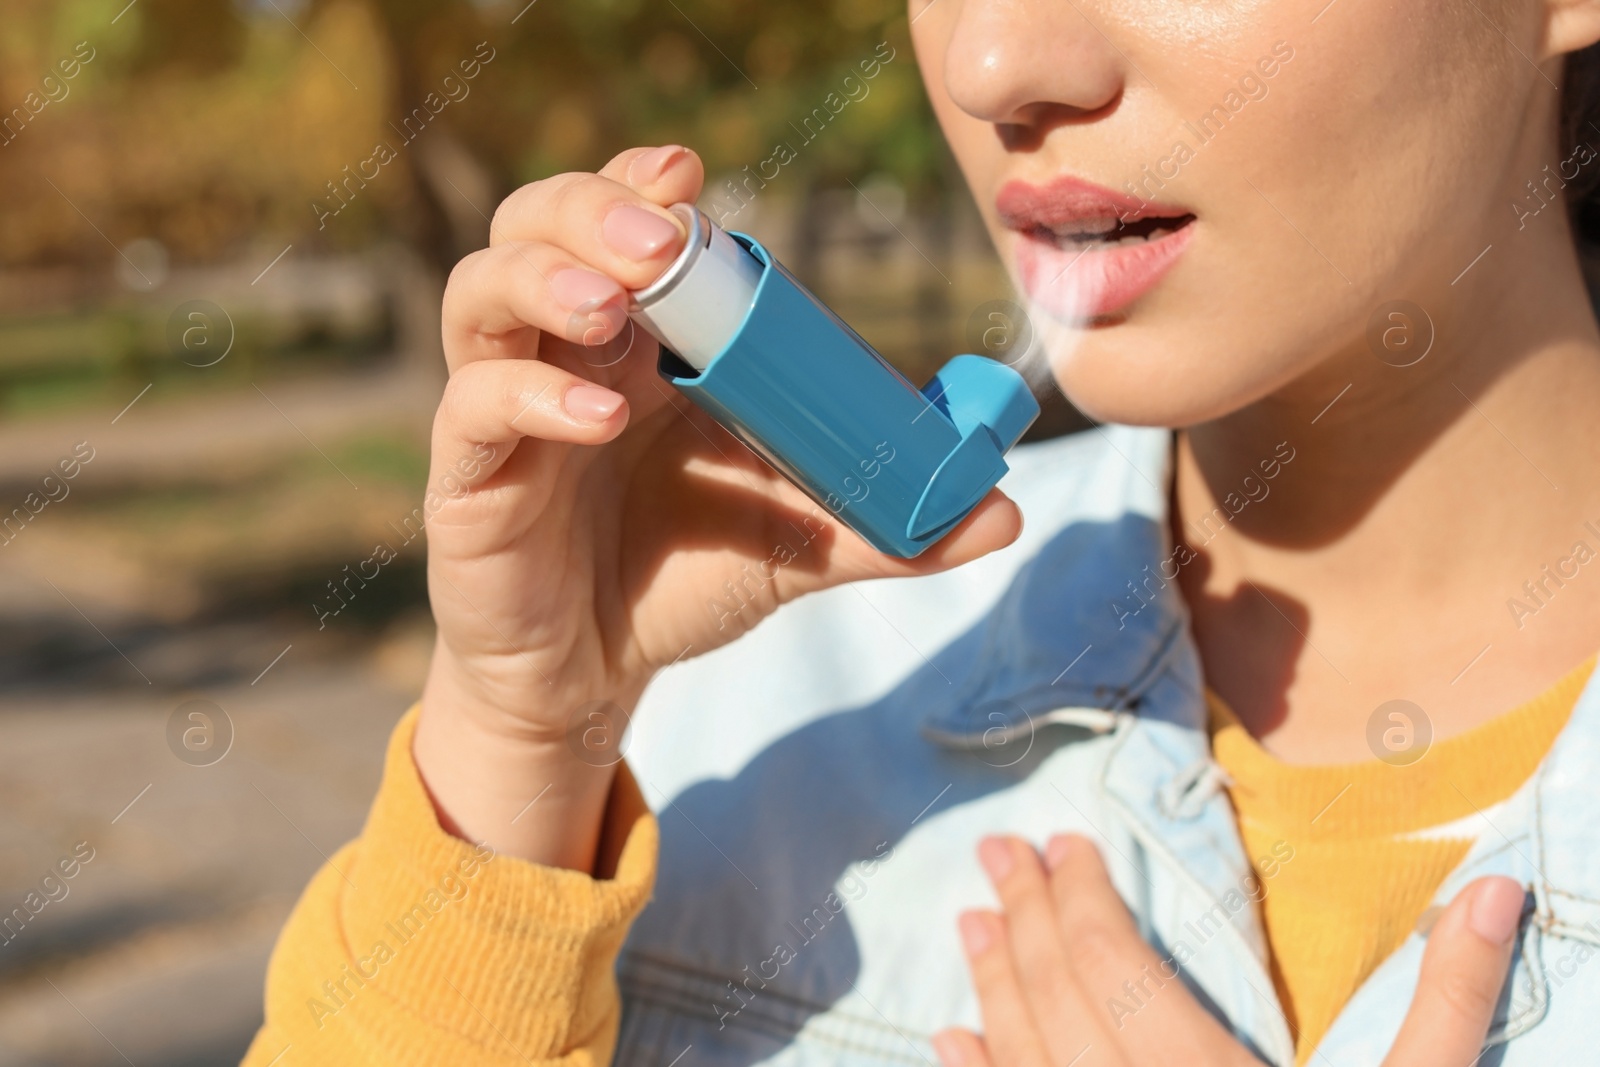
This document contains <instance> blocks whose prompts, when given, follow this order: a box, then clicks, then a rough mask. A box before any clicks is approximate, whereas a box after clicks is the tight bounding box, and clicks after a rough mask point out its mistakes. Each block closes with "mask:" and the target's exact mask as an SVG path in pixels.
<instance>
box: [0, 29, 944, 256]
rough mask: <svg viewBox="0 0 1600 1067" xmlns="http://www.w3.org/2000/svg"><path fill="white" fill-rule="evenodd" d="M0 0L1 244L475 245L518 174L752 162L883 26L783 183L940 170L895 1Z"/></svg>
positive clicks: (727, 166) (73, 251)
mask: <svg viewBox="0 0 1600 1067" xmlns="http://www.w3.org/2000/svg"><path fill="white" fill-rule="evenodd" d="M6 8H7V12H6V14H7V18H6V19H5V20H4V23H3V25H0V109H3V111H4V113H6V114H11V115H14V116H15V118H16V119H17V120H18V121H13V123H12V126H11V128H10V129H9V131H8V133H7V135H6V136H9V137H11V140H9V142H8V143H5V144H4V145H3V146H0V195H4V197H5V198H6V202H7V205H8V209H7V211H5V212H4V213H3V215H0V265H13V266H14V265H19V264H29V265H40V264H60V265H69V266H79V267H81V266H84V265H88V264H101V265H105V264H112V263H114V262H115V260H116V259H117V258H118V257H119V255H121V252H120V250H121V249H123V248H124V247H125V246H126V245H127V244H128V243H129V242H130V241H133V240H135V239H138V238H146V237H148V238H155V239H156V240H158V241H159V242H161V244H162V245H163V246H165V248H166V249H167V250H168V251H169V253H170V255H171V257H172V259H173V261H174V262H175V263H194V262H205V261H211V260H215V259H217V258H220V257H224V256H227V255H231V254H237V253H239V252H240V251H241V250H242V249H243V248H244V247H245V246H249V247H252V248H254V247H257V246H259V245H261V244H262V243H263V242H265V243H267V244H271V243H273V242H277V243H278V244H279V245H280V246H281V244H282V243H283V242H288V241H293V242H295V243H296V246H297V247H298V248H301V249H302V250H305V251H314V250H316V249H318V248H321V249H323V250H334V249H344V248H353V247H359V246H363V245H366V244H369V243H370V242H371V241H372V240H373V239H374V237H375V236H378V235H382V234H392V235H395V236H398V237H399V238H401V239H402V240H405V241H407V242H409V243H411V244H412V245H413V246H414V247H417V248H418V249H420V250H421V251H422V252H424V254H425V255H426V256H427V257H428V258H429V259H430V260H431V261H432V262H434V263H435V264H437V265H439V266H440V267H444V266H448V264H449V263H451V262H453V260H454V259H455V258H456V257H457V256H459V255H460V254H462V253H463V252H465V251H467V250H468V249H470V248H472V247H475V246H477V245H479V244H481V243H482V239H483V234H484V232H485V230H486V223H485V222H484V217H485V215H486V214H487V213H489V212H490V211H492V205H493V203H494V202H495V201H496V200H497V199H498V198H499V197H500V196H503V195H504V194H505V193H506V192H508V191H509V190H511V189H512V188H514V187H515V186H517V185H519V184H521V183H524V182H527V181H532V180H535V179H538V178H541V177H546V176H548V175H551V174H554V173H558V172H560V171H564V170H573V169H585V170H589V169H596V168H598V167H599V166H601V165H602V164H603V163H604V162H605V160H606V159H607V158H609V157H610V156H611V155H613V154H614V153H615V152H616V151H618V150H621V149H622V148H625V147H628V146H631V145H635V144H662V143H668V142H681V143H684V144H688V145H690V146H692V147H694V148H695V149H696V150H698V151H699V152H700V153H701V154H702V155H703V156H704V157H705V159H706V161H707V166H708V171H709V172H710V174H711V175H712V176H713V177H716V176H718V175H721V174H727V173H732V172H737V171H739V170H740V169H741V168H742V167H744V166H746V165H752V166H753V165H755V164H757V163H759V162H760V161H761V160H763V159H765V158H767V157H768V156H769V155H771V153H772V151H773V147H774V145H775V144H776V143H777V142H779V141H781V140H791V141H793V134H792V132H791V126H790V124H791V123H794V122H798V121H799V120H801V119H802V118H803V117H804V116H805V115H807V114H809V113H811V111H812V109H813V108H816V107H818V106H820V105H822V103H823V101H824V99H825V98H826V97H827V96H828V94H829V93H840V94H841V95H843V93H842V90H841V85H842V83H843V80H844V78H845V77H846V76H847V75H850V74H852V73H855V74H857V75H858V76H859V71H858V70H857V65H858V64H859V63H860V62H861V61H862V60H866V59H869V58H871V57H872V55H873V52H874V49H875V48H877V47H878V45H879V43H880V42H888V46H889V47H890V48H892V49H894V58H893V60H892V61H891V62H889V63H887V64H885V65H884V66H883V68H882V71H881V73H879V75H878V76H877V77H876V78H874V79H873V80H872V81H871V82H869V83H867V88H868V89H869V91H868V92H867V94H866V95H865V96H864V97H862V98H861V99H859V101H856V102H852V103H850V104H849V107H848V110H847V111H844V112H842V113H841V114H840V115H839V116H838V120H837V122H836V124H835V125H833V126H830V128H829V129H828V131H827V132H826V134H825V135H823V136H819V137H817V138H816V140H815V141H814V142H813V143H810V144H807V145H805V146H804V147H803V148H802V149H801V150H800V152H799V158H798V160H797V161H796V162H795V163H794V164H792V165H791V166H790V167H786V168H785V174H786V175H789V174H790V172H791V171H792V173H793V176H792V177H789V176H785V177H784V178H783V179H781V180H782V181H784V182H786V183H787V182H790V181H792V182H793V193H794V194H797V195H798V194H800V193H801V192H802V191H803V189H804V188H805V187H806V186H807V184H808V183H815V182H818V181H822V182H829V181H838V180H839V179H840V178H841V177H842V176H848V175H859V174H864V173H868V172H879V173H884V174H889V175H893V176H894V177H896V178H897V179H898V180H899V181H901V182H902V183H903V184H904V185H905V186H906V187H907V189H908V190H909V191H910V193H911V194H912V196H913V197H916V196H919V195H921V194H924V193H928V192H933V191H937V190H938V188H939V187H940V183H941V182H942V181H943V180H944V177H943V176H944V171H943V169H942V163H941V159H942V157H941V154H940V152H941V150H940V148H939V147H938V146H939V141H938V139H937V134H936V129H935V127H934V125H933V122H932V119H931V116H930V115H929V114H928V113H927V108H926V103H925V101H924V99H923V97H922V93H921V90H920V87H919V85H918V82H917V79H918V73H917V70H916V67H915V62H914V60H913V58H912V55H911V50H910V47H909V43H908V41H907V38H906V18H905V8H904V5H903V4H901V3H899V2H898V0H824V2H823V3H821V4H819V3H816V2H809V3H801V2H796V0H781V2H777V0H764V2H758V0H669V2H668V3H664V4H663V3H657V2H651V3H646V2H645V0H583V2H578V3H556V2H552V0H536V2H534V3H527V2H526V0H505V2H498V0H137V2H135V3H133V4H131V5H129V4H128V0H6ZM113 20H115V21H113ZM79 42H86V43H87V47H88V48H89V49H92V51H93V55H94V58H93V59H92V60H90V61H88V62H86V63H84V64H82V66H81V69H80V70H79V71H78V73H77V76H76V77H74V78H72V79H70V80H66V79H63V78H62V77H61V74H60V73H59V71H57V65H58V63H59V62H60V61H62V60H63V59H64V58H67V57H71V56H72V55H73V54H74V49H75V48H77V47H78V46H79ZM483 42H487V47H488V48H489V49H492V50H493V51H492V55H493V59H492V60H491V61H489V62H488V63H486V64H484V65H482V67H481V70H479V71H478V73H477V77H476V78H474V79H472V80H470V81H465V80H464V79H463V73H462V66H461V64H462V63H463V62H464V61H467V62H469V63H470V61H472V60H473V59H474V57H475V53H476V55H477V57H479V58H481V57H483V56H484V55H486V54H489V53H487V52H485V51H483V50H480V44H481V43H483ZM47 77H53V78H54V79H55V84H54V87H52V86H51V84H50V83H49V82H47V80H46V79H47ZM447 78H449V79H453V81H452V82H447V81H446V79H447ZM452 86H453V88H452ZM430 93H431V94H436V95H435V96H434V97H432V100H433V101H434V102H435V104H436V103H437V102H438V101H440V100H446V104H445V106H443V107H437V106H435V107H434V108H432V110H434V111H437V115H436V117H434V116H432V115H429V114H428V112H427V111H424V113H423V114H424V116H425V117H428V118H430V119H431V121H429V122H428V123H427V125H426V127H425V128H424V129H423V130H422V132H421V133H420V135H417V136H416V137H415V139H414V140H411V141H408V140H407V137H406V135H404V134H403V133H402V132H400V131H401V129H402V122H403V120H404V117H405V116H408V115H412V114H415V113H416V111H415V109H418V108H428V101H429V94H430ZM30 94H32V95H31V96H30ZM52 94H60V99H53V98H52ZM447 97H453V98H450V99H446V98H447ZM41 100H43V101H45V103H44V106H42V107H41V108H39V110H38V111H37V113H36V114H34V113H32V112H33V110H34V106H36V105H37V104H38V102H39V101H41ZM30 101H31V102H32V103H31V104H30V103H29V102H30ZM14 108H21V109H22V110H21V111H20V112H14V111H13V110H12V109H14ZM380 142H381V143H384V144H387V145H389V146H390V147H391V148H392V149H393V150H394V152H395V159H394V161H393V162H391V163H387V164H385V165H383V166H382V167H381V169H380V170H379V173H378V176H377V177H376V178H373V179H371V180H370V181H364V182H363V181H360V180H357V181H356V182H354V183H350V184H347V185H345V186H344V187H345V188H346V189H348V190H350V191H351V193H350V195H349V196H348V197H347V199H349V201H350V203H349V206H348V208H346V209H345V210H342V211H340V212H339V213H338V215H337V216H335V217H331V218H326V219H323V220H322V221H323V222H324V223H325V225H323V226H322V227H321V228H319V214H320V212H319V209H318V208H317V207H316V206H315V205H316V204H317V203H318V202H321V203H322V204H323V205H324V206H325V207H326V206H329V205H332V206H338V204H339V201H338V200H337V199H335V198H334V195H333V193H332V191H331V189H330V185H329V183H335V184H338V183H341V182H342V181H343V180H344V179H345V178H346V177H347V176H348V174H349V173H350V172H347V171H346V170H345V168H347V167H349V168H352V171H354V170H357V169H359V168H360V167H361V166H362V165H363V163H364V162H365V161H368V160H370V159H371V158H372V157H373V154H374V149H375V146H376V145H378V144H379V143H380ZM368 166H369V167H370V164H368ZM368 173H369V174H370V173H371V171H370V169H369V170H368ZM785 195H787V194H785ZM268 235H270V239H268ZM269 255H270V253H269Z"/></svg>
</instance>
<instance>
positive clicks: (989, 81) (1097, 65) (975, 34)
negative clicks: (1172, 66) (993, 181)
mask: <svg viewBox="0 0 1600 1067" xmlns="http://www.w3.org/2000/svg"><path fill="white" fill-rule="evenodd" d="M936 2H943V3H947V4H952V5H958V6H959V11H958V12H957V13H955V18H954V23H953V25H952V26H951V29H950V35H949V37H948V38H947V39H946V46H945V56H944V84H945V91H946V92H948V93H949V94H950V99H951V100H952V101H953V102H954V103H955V105H956V106H957V107H959V108H961V110H963V111H965V112H966V113H967V114H969V115H971V116H972V117H973V118H976V119H980V120H982V121H984V122H990V123H994V124H995V125H997V126H1000V127H1002V128H1005V127H1022V128H1028V127H1041V126H1044V125H1046V124H1049V123H1052V122H1060V121H1070V120H1071V119H1073V118H1078V117H1082V116H1086V115H1091V114H1094V113H1095V112H1098V111H1101V110H1103V109H1105V108H1107V107H1109V106H1110V105H1111V104H1112V103H1114V102H1115V101H1116V100H1117V99H1118V97H1120V96H1121V93H1122V89H1123V84H1124V81H1125V78H1126V74H1125V71H1124V69H1123V68H1124V66H1126V65H1127V62H1128V61H1127V60H1125V59H1124V58H1123V56H1122V54H1121V53H1120V52H1119V51H1118V50H1117V48H1116V47H1115V46H1114V45H1113V43H1112V41H1111V40H1110V39H1109V38H1108V37H1107V36H1106V32H1107V31H1113V32H1114V27H1113V26H1112V24H1111V23H1110V21H1109V20H1106V19H1096V16H1097V12H1096V11H1095V5H1093V4H1092V3H1091V2H1090V0H936ZM947 17H948V16H947ZM1091 20H1096V21H1091ZM1097 23H1104V25H1105V29H1102V27H1101V26H1100V25H1098V24H1097Z"/></svg>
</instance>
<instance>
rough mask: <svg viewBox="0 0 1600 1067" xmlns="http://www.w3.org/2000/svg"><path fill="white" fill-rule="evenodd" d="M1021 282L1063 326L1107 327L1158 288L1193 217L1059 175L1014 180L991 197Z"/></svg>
mask: <svg viewBox="0 0 1600 1067" xmlns="http://www.w3.org/2000/svg"><path fill="white" fill-rule="evenodd" d="M995 208H996V210H997V212H998V214H999V216H1000V219H1001V221H1002V222H1003V223H1004V224H1005V226H1006V227H1007V228H1008V229H1010V230H1012V231H1014V232H1015V233H1016V234H1017V240H1016V241H1015V243H1014V244H1013V246H1012V248H1011V249H1010V250H1009V252H1010V254H1011V256H1012V257H1013V258H1014V260H1015V262H1016V266H1017V271H1018V275H1019V280H1020V281H1021V283H1022V286H1023V288H1024V289H1025V290H1026V291H1027V293H1028V295H1029V296H1030V297H1031V298H1032V299H1033V300H1034V301H1036V302H1037V304H1038V306H1039V307H1040V308H1042V309H1043V310H1045V311H1047V312H1048V313H1050V314H1051V315H1052V316H1055V317H1057V318H1060V319H1062V320H1064V321H1069V322H1077V323H1088V324H1090V325H1107V324H1114V322H1115V321H1119V320H1117V319H1116V318H1115V316H1118V315H1120V314H1121V313H1122V312H1123V311H1125V310H1126V309H1127V308H1128V307H1129V306H1130V305H1132V304H1133V303H1134V302H1135V301H1137V300H1139V298H1141V297H1142V296H1144V295H1145V294H1146V293H1148V292H1150V291H1151V290H1152V289H1154V288H1155V287H1156V286H1157V285H1158V284H1160V282H1161V280H1162V278H1164V277H1166V275H1167V273H1168V272H1169V271H1170V270H1171V269H1172V267H1173V266H1174V265H1175V264H1176V263H1177V261H1178V259H1179V258H1180V257H1181V256H1182V255H1183V253H1184V251H1185V250H1186V249H1187V248H1188V247H1189V245H1190V244H1192V243H1193V240H1194V236H1195V227H1194V225H1192V224H1193V223H1194V222H1195V215H1194V213H1193V212H1191V211H1189V210H1188V209H1186V208H1184V207H1179V206H1175V205H1171V204H1164V203H1157V202H1153V201H1147V200H1144V199H1141V198H1140V197H1138V196H1133V195H1128V194H1124V193H1119V192H1116V191H1115V190H1112V189H1108V188H1106V187H1105V186H1103V185H1096V184H1094V183H1093V182H1088V181H1084V180H1083V179H1081V178H1076V177H1073V176H1071V175H1062V176H1060V177H1057V178H1054V179H1052V180H1050V181H1048V182H1045V183H1043V184H1039V185H1035V184H1031V183H1029V182H1025V181H1021V180H1012V181H1009V182H1007V183H1006V184H1005V185H1003V186H1002V187H1001V189H1000V191H999V192H998V193H997V194H996V197H995Z"/></svg>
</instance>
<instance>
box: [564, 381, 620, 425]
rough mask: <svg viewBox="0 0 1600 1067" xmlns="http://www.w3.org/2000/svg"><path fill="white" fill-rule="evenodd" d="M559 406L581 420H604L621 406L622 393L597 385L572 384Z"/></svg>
mask: <svg viewBox="0 0 1600 1067" xmlns="http://www.w3.org/2000/svg"><path fill="white" fill-rule="evenodd" d="M561 406H562V407H564V408H566V409H567V414H568V415H571V416H572V417H573V418H575V419H579V420H581V421H583V422H605V421H606V420H607V419H609V418H610V417H611V416H613V415H615V414H616V413H617V409H618V408H620V407H621V406H622V394H621V393H614V392H612V391H611V390H610V389H605V388H602V387H601V386H598V385H574V386H573V387H572V388H571V389H568V390H567V394H566V395H565V396H563V397H562V398H561Z"/></svg>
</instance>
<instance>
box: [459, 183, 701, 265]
mask: <svg viewBox="0 0 1600 1067" xmlns="http://www.w3.org/2000/svg"><path fill="white" fill-rule="evenodd" d="M686 236H687V232H686V231H685V229H684V226H683V223H682V222H680V221H679V220H678V218H677V216H675V215H673V214H672V213H671V212H669V211H668V210H667V209H666V208H665V207H663V206H662V205H660V204H657V203H656V202H654V201H653V200H651V199H649V198H648V197H645V196H644V195H642V194H641V193H639V192H638V191H637V190H635V189H634V188H632V187H631V186H629V185H626V184H624V183H622V182H619V181H616V180H614V179H612V178H606V177H601V176H600V175H598V174H558V175H556V176H555V177H553V178H546V179H544V180H543V181H537V182H534V183H532V184H531V185H524V186H523V187H522V188H520V189H518V190H517V191H516V192H514V193H512V194H511V195H510V196H508V197H506V198H505V200H504V201H502V202H501V204H500V207H499V208H498V209H496V211H495V215H494V221H493V223H491V225H490V228H489V237H490V244H491V246H492V245H498V244H506V243H515V242H520V241H538V242H546V243H549V244H553V245H555V246H557V247H558V248H561V249H563V250H565V251H566V252H568V253H569V254H571V255H572V256H574V257H576V258H577V259H578V260H579V261H581V262H583V263H584V264H586V265H588V266H589V267H591V268H593V269H594V270H596V271H598V272H599V273H601V274H604V275H606V276H607V277H608V278H614V279H616V280H617V281H618V282H620V283H621V284H622V286H623V287H624V288H627V289H642V288H643V287H644V286H646V285H648V284H650V283H651V282H653V281H655V280H656V278H657V277H658V276H659V275H660V274H661V272H662V271H663V270H665V269H666V266H667V264H669V263H671V262H672V260H673V258H674V257H675V256H677V254H678V252H679V250H680V249H681V248H682V247H683V241H684V238H685V237H686Z"/></svg>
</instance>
